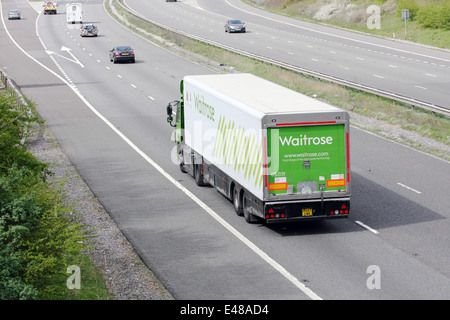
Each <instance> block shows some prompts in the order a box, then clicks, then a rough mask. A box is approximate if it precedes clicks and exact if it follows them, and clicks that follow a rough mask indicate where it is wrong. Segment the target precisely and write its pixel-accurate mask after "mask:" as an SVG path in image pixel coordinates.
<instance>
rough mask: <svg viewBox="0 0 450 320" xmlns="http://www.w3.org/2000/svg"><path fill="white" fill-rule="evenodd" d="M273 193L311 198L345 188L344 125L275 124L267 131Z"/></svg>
mask: <svg viewBox="0 0 450 320" xmlns="http://www.w3.org/2000/svg"><path fill="white" fill-rule="evenodd" d="M267 142H268V143H267V164H268V165H267V180H266V184H267V186H268V190H269V195H270V194H278V195H281V194H298V195H304V196H307V197H311V196H312V195H314V194H322V191H323V192H325V193H326V192H327V191H338V190H339V191H345V190H346V188H347V184H348V182H349V180H348V179H349V177H348V176H347V175H348V174H349V168H348V164H347V157H348V147H347V143H348V139H347V134H346V132H345V125H344V124H332V125H311V126H287V127H274V128H268V130H267Z"/></svg>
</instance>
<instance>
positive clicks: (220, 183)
mask: <svg viewBox="0 0 450 320" xmlns="http://www.w3.org/2000/svg"><path fill="white" fill-rule="evenodd" d="M180 89H181V93H182V98H181V100H178V101H173V102H171V103H169V105H168V106H167V113H168V118H167V120H168V122H169V123H170V124H171V125H172V126H173V127H176V130H175V135H174V139H175V143H176V148H174V151H175V150H176V151H175V152H174V154H176V158H177V159H176V160H177V161H178V162H179V165H180V168H181V170H182V171H183V172H187V173H189V174H190V175H192V176H193V177H194V178H195V181H196V182H197V184H198V185H211V186H213V187H215V188H216V189H217V190H218V191H219V192H220V193H222V194H223V195H224V196H225V197H227V198H228V199H229V200H231V201H232V202H233V204H234V209H235V211H236V213H237V214H238V215H244V218H245V220H246V221H247V222H250V223H251V222H256V221H260V220H263V221H265V222H266V223H272V222H288V221H298V220H307V219H325V218H333V219H334V218H345V217H347V216H348V214H349V210H350V187H351V183H350V152H349V115H348V113H347V112H345V111H343V110H340V109H338V108H336V107H333V106H331V105H328V104H326V103H324V102H320V101H318V100H315V99H312V98H310V97H307V96H305V95H302V94H299V93H297V92H295V91H292V90H290V89H287V88H285V87H282V86H279V85H277V84H274V83H272V82H269V81H267V80H264V79H261V78H258V77H256V76H253V75H250V74H222V75H196V76H186V77H185V78H184V79H183V80H182V81H181V86H180Z"/></svg>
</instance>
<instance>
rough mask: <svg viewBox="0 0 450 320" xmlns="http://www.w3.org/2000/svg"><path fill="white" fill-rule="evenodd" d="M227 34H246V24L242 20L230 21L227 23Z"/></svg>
mask: <svg viewBox="0 0 450 320" xmlns="http://www.w3.org/2000/svg"><path fill="white" fill-rule="evenodd" d="M225 32H245V23H244V21H241V20H236V19H234V20H228V21H227V23H225Z"/></svg>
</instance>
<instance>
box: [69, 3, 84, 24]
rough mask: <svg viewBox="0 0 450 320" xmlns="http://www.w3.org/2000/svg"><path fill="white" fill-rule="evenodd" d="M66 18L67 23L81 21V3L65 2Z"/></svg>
mask: <svg viewBox="0 0 450 320" xmlns="http://www.w3.org/2000/svg"><path fill="white" fill-rule="evenodd" d="M66 18H67V23H72V24H75V23H77V22H79V23H83V7H82V5H81V3H79V2H77V3H68V4H66Z"/></svg>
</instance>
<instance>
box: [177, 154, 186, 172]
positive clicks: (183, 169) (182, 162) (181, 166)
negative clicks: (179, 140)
mask: <svg viewBox="0 0 450 320" xmlns="http://www.w3.org/2000/svg"><path fill="white" fill-rule="evenodd" d="M178 159H180V171H181V172H183V173H186V172H187V171H186V168H185V167H184V159H183V151H182V150H181V149H180V151H178Z"/></svg>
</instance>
